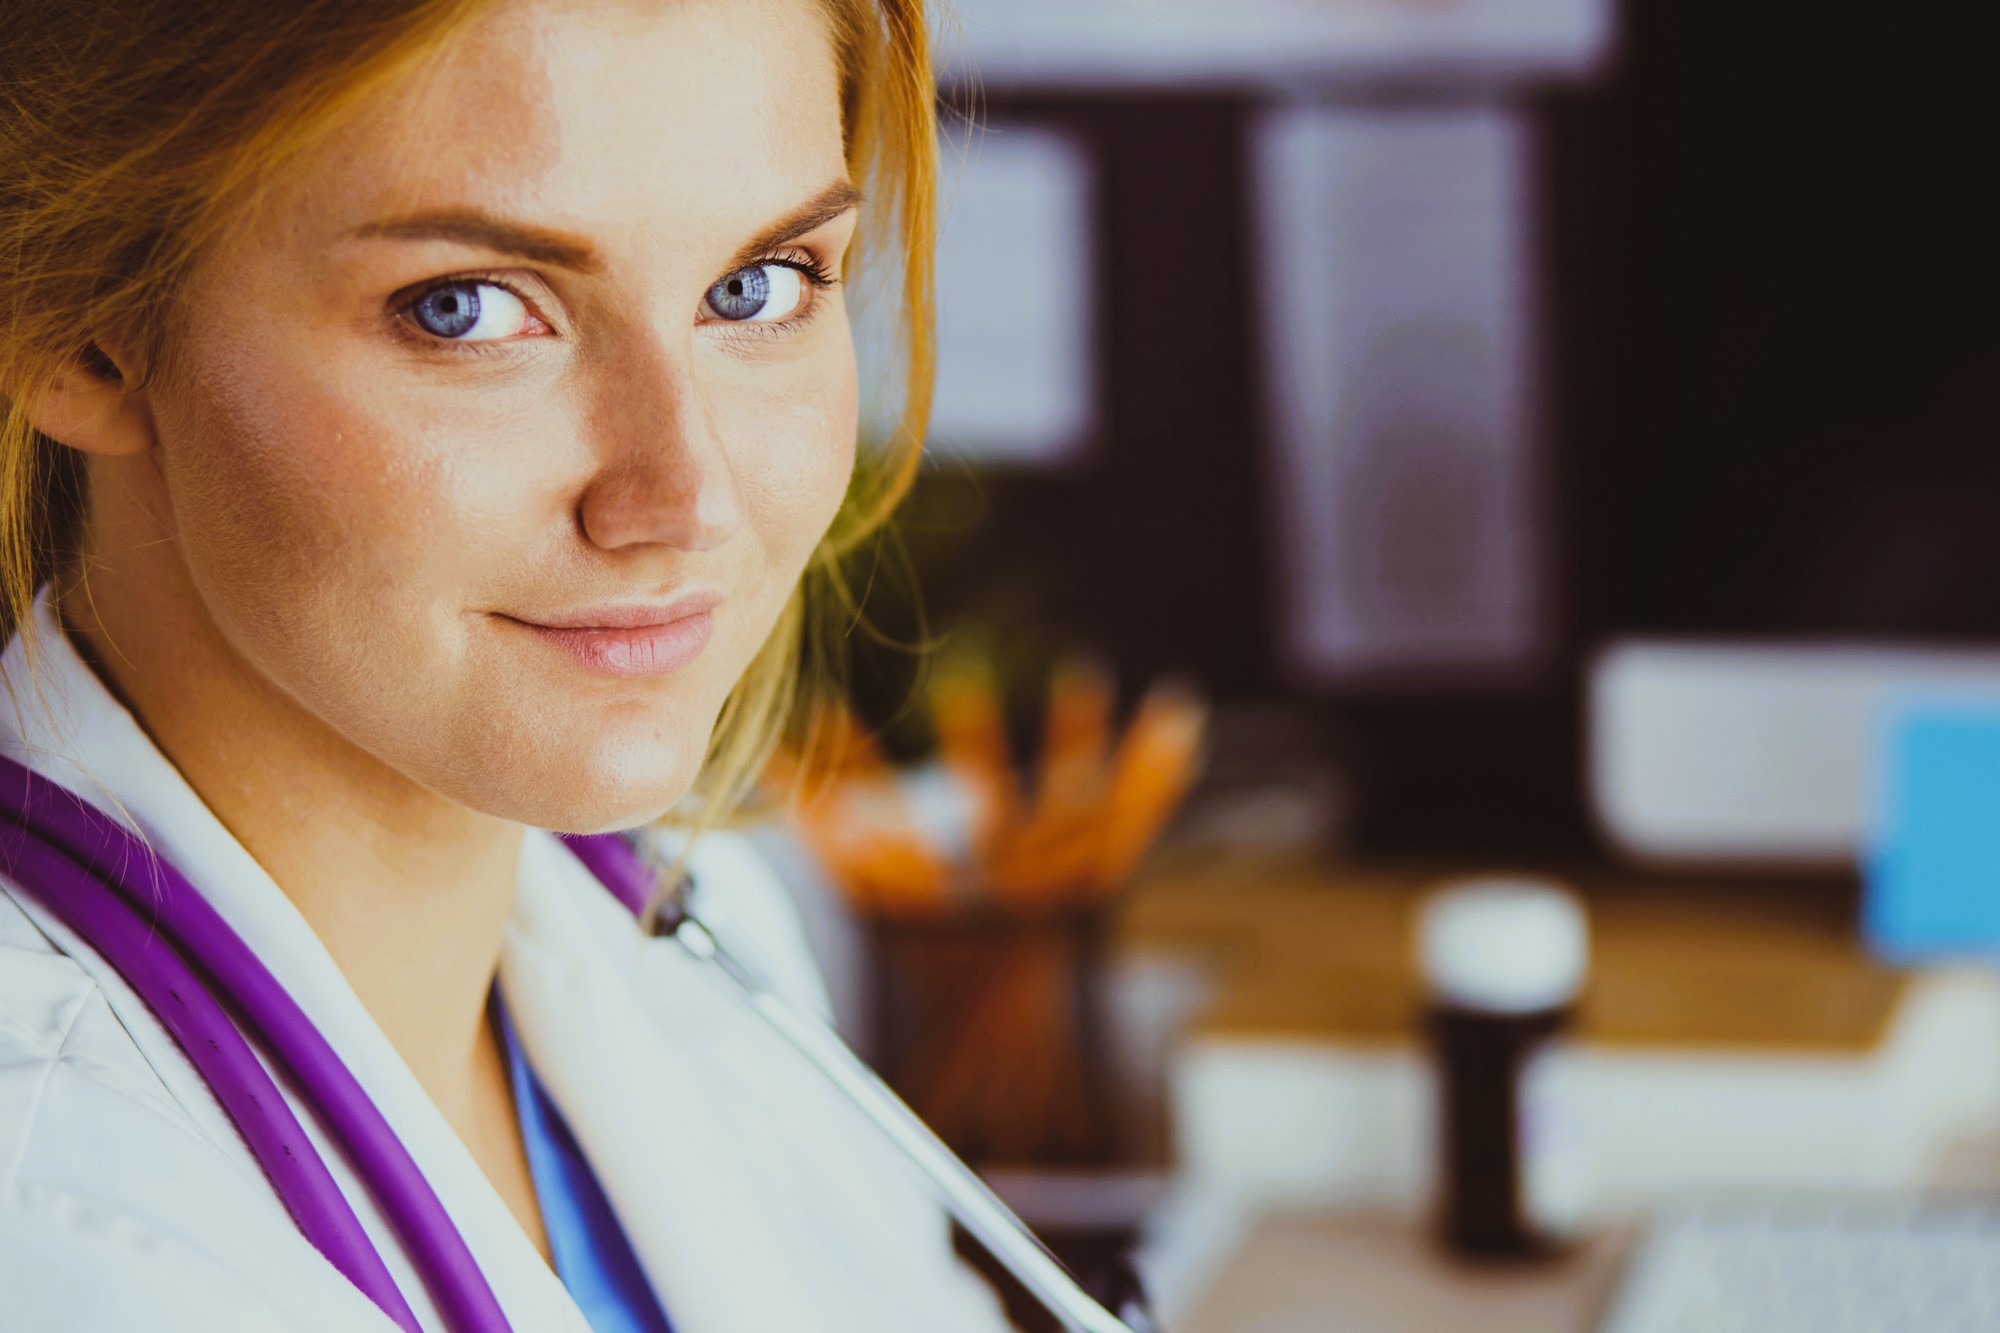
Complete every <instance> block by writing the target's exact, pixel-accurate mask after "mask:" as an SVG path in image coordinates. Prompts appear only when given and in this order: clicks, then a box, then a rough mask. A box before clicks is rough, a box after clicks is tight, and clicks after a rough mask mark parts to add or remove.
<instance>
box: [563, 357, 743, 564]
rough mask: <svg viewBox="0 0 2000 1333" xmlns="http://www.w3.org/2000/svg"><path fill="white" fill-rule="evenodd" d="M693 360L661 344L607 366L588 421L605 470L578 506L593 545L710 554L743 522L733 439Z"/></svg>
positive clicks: (594, 393) (581, 523)
mask: <svg viewBox="0 0 2000 1333" xmlns="http://www.w3.org/2000/svg"><path fill="white" fill-rule="evenodd" d="M691 361H692V357H690V356H685V355H676V354H674V353H673V352H671V351H670V350H669V349H666V348H660V347H654V348H650V349H646V350H644V351H641V352H636V353H634V354H633V355H631V356H629V357H621V358H618V364H605V365H601V366H600V368H599V370H600V374H599V376H598V378H599V381H600V383H599V385H598V386H596V387H594V388H593V390H592V394H591V407H590V411H589V413H588V426H587V428H588V430H589V432H590V435H591V443H592V445H593V446H594V450H595V453H596V454H597V458H598V469H597V472H596V474H595V475H594V476H593V477H592V478H591V481H590V483H589V484H588V485H587V486H586V487H585V488H584V492H583V495H582V498H581V499H580V500H579V501H578V503H577V523H578V526H579V527H580V528H581V529H582V530H583V534H584V536H585V537H586V538H587V539H588V540H589V541H590V542H591V543H592V544H593V545H595V546H597V547H599V548H601V549H604V550H620V549H624V548H630V547H640V546H663V547H671V548H675V549H679V550H685V551H711V550H714V549H715V548H717V547H719V546H722V545H723V544H725V543H726V542H728V541H729V539H730V538H731V537H733V536H734V535H735V534H736V532H737V531H738V530H739V529H740V528H742V526H743V523H744V512H743V498H742V494H741V492H740V491H739V489H738V487H737V483H736V477H735V474H734V471H733V469H732V468H731V466H730V457H729V450H728V446H727V442H726V437H725V434H724V432H723V431H722V430H721V429H719V428H718V427H719V424H720V423H718V421H717V420H716V416H717V413H716V411H715V409H714V406H713V404H711V403H710V402H708V401H707V400H706V399H705V398H704V396H703V394H702V393H701V391H700V386H699V384H698V382H697V380H696V378H695V376H694V375H693V373H692V371H691Z"/></svg>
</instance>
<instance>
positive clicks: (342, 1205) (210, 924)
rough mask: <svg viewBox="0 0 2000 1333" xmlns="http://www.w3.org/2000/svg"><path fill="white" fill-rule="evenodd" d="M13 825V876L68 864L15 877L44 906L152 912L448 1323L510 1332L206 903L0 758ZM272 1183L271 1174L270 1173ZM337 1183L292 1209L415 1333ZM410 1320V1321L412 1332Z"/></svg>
mask: <svg viewBox="0 0 2000 1333" xmlns="http://www.w3.org/2000/svg"><path fill="white" fill-rule="evenodd" d="M0 819H4V820H6V822H8V823H10V824H12V825H14V833H13V836H14V837H18V838H20V842H18V843H12V842H11V839H10V838H9V837H8V836H0V865H6V864H8V860H7V854H8V853H10V852H11V851H12V850H13V849H14V848H15V847H20V848H23V849H25V848H26V847H28V846H29V839H30V838H34V840H35V841H36V842H37V843H39V844H41V845H43V846H50V845H52V846H53V847H55V848H56V849H59V850H60V852H61V853H62V854H63V857H64V861H63V862H59V863H50V864H45V865H44V866H43V867H42V868H43V869H44V870H54V871H56V872H57V874H58V876H59V878H57V879H54V880H48V879H44V878H42V877H40V876H23V875H13V876H12V878H14V880H15V882H17V883H19V884H20V885H21V886H22V887H23V888H24V889H26V890H27V891H28V892H30V893H32V894H34V895H35V897H36V898H37V900H38V901H41V902H43V903H44V904H45V905H46V906H48V907H49V908H50V910H52V911H54V912H56V913H57V914H58V915H59V916H61V915H63V914H64V912H63V901H64V900H65V899H66V898H68V897H69V896H70V890H72V889H74V887H75V885H77V884H78V883H81V882H84V881H87V880H95V881H96V882H97V884H98V885H100V886H101V889H103V890H110V891H111V892H113V893H115V894H116V895H117V896H118V897H119V898H121V899H122V900H123V901H124V902H125V903H126V904H127V905H128V907H130V908H131V909H133V910H134V911H136V912H138V913H141V914H142V915H143V917H144V920H145V922H146V923H147V924H148V926H149V928H151V929H153V930H157V932H158V934H159V935H160V936H162V937H163V938H164V939H165V941H166V942H167V943H168V944H170V945H172V946H173V948H175V949H178V950H179V951H180V952H181V954H182V955H184V956H185V957H186V959H187V960H188V962H189V963H190V964H191V965H192V968H193V970H194V972H196V973H198V974H200V975H199V976H195V977H193V978H192V979H193V980H195V981H196V982H197V983H198V985H200V987H201V988H204V989H206V988H208V987H210V986H212V987H213V988H215V989H219V990H220V991H222V993H224V994H226V995H228V996H229V998H230V1000H231V1001H232V1005H233V1008H234V1009H235V1011H236V1013H237V1015H238V1017H240V1018H241V1020H242V1021H243V1023H244V1024H245V1026H247V1027H248V1028H249V1029H250V1035H251V1036H254V1037H255V1038H256V1039H257V1040H258V1041H260V1042H261V1043H262V1044H263V1046H264V1048H265V1049H266V1050H267V1051H269V1052H270V1054H271V1056H272V1059H273V1061H274V1062H275V1063H276V1064H277V1065H278V1067H279V1069H280V1070H281V1071H282V1072H283V1073H284V1074H285V1075H286V1076H287V1077H288V1078H290V1079H291V1080H292V1081H293V1083H294V1084H295V1085H296V1086H297V1087H298V1088H299V1090H300V1092H301V1094H302V1095H303V1096H304V1098H305V1099H306V1101H307V1102H308V1103H309V1104H311V1106H312V1107H313V1109H314V1111H315V1112H316V1113H317V1114H318V1116H319V1119H320V1123H321V1124H322V1125H324V1126H325V1127H326V1129H327V1131H328V1132H329V1133H330V1134H331V1135H332V1136H333V1138H334V1140H335V1142H336V1143H337V1144H338V1145H339V1146H340V1148H341V1150H342V1151H343V1152H344V1153H345V1154H346V1155H347V1157H348V1160H349V1161H350V1162H351V1163H352V1164H353V1165H354V1168H355V1173H356V1174H357V1175H358V1176H359V1177H360V1179H361V1180H362V1182H363V1183H364V1184H365V1185H366V1186H367V1188H368V1190H369V1193H370V1194H371V1195H372V1196H373V1197H374V1199H375V1201H376V1203H377V1205H378V1206H379V1207H380V1208H381V1209H382V1212H383V1215H384V1216H385V1217H386V1218H387V1219H388V1221H389V1225H390V1227H391V1228H392V1229H393V1230H394V1231H395V1233H396V1236H397V1239H398V1240H400V1241H401V1242H402V1244H403V1247H404V1250H405V1252H406V1253H407V1254H408V1255H409V1258H410V1262H411V1264H412V1265H413V1266H414V1267H415V1268H416V1270H417V1273H418V1275H419V1276H420V1277H421V1278H422V1279H423V1282H424V1286H425V1288H426V1290H428V1291H429V1292H430V1295H431V1298H432V1300H433V1301H434V1302H435V1303H436V1305H437V1307H438V1311H439V1313H440V1314H441V1315H442V1316H443V1317H444V1319H445V1321H446V1323H447V1324H448V1325H449V1326H450V1327H451V1328H452V1329H453V1330H455V1331H456V1333H511V1326H510V1325H509V1324H508V1322H507V1317H506V1315H505V1313H503V1312H502V1310H501V1308H500V1302H499V1300H498V1299H497V1298H496V1297H495V1296H494V1295H493V1290H492V1288H491V1287H490V1286H488V1285H487V1282H486V1277H485V1274H484V1273H482V1272H481V1271H480V1268H479V1264H478V1262H477V1261H476V1260H474V1259H473V1257H472V1252H471V1250H470V1249H469V1248H468V1247H467V1246H466V1243H465V1239H464V1237H463V1236H461V1235H460V1234H459V1231H458V1228H457V1226H455V1225H454V1224H453V1222H452V1220H451V1216H450V1214H449V1213H447V1212H446V1211H445V1208H444V1205H443V1203H442V1202H440V1201H439V1199H438V1197H437V1194H436V1192H435V1191H434V1190H432V1188H431V1185H430V1182H429V1181H428V1180H427V1179H425V1177H424V1174H423V1172H422V1171H421V1170H420V1169H419V1168H418V1167H417V1164H416V1161H415V1160H414V1159H413V1158H412V1157H411V1156H410V1154H409V1150H408V1149H407V1148H405V1147H404V1146H403V1142H402V1140H401V1139H399V1138H398V1137H397V1136H396V1133H395V1131H394V1130H393V1129H391V1128H390V1126H389V1123H388V1121H387V1119H385V1118H384V1117H383V1115H382V1112H381V1110H380V1108H378V1107H377V1106H376V1105H375V1103H374V1101H373V1099H372V1098H370V1097H369V1096H368V1094H367V1092H366V1091H365V1090H364V1089H363V1088H362V1087H361V1084H360V1082H359V1081H358V1080H356V1079H355V1077H354V1075H353V1073H352V1072H351V1071H350V1070H349V1069H348V1068H347V1065H346V1064H345V1063H344V1062H343V1061H342V1060H341V1059H340V1057H339V1056H338V1055H337V1054H336V1053H335V1052H334V1050H333V1047H332V1046H331V1045H330V1044H329V1043H328V1042H327V1040H326V1038H325V1036H324V1035H323V1034H322V1033H321V1032H320V1031H319V1029H318V1028H317V1027H316V1026H314V1024H313V1022H312V1020H311V1019H309V1018H307V1017H306V1015H305V1013H304V1011H303V1010H301V1009H300V1008H299V1006H298V1003H297V1002H296V1001H295V1000H293V999H292V997H291V996H290V995H289V994H288V993H287V992H286V991H285V988H284V987H283V986H282V985H281V984H280V983H279V981H278V979H277V978H276V977H274V976H272V975H271V972H270V970H269V969H268V968H267V967H265V966H264V963H263V961H262V960H261V959H259V958H258V957H257V955H256V953H255V952H254V951H253V950H252V949H251V948H250V946H249V945H248V944H246V943H244V941H243V939H242V937H241V936H239V935H238V934H237V933H236V932H235V930H234V929H232V928H231V927H230V925H229V923H228V922H226V921H224V920H223V919H222V916H221V914H220V913H218V912H217V911H216V910H215V908H214V906H213V905H212V904H211V903H210V902H209V901H208V900H207V899H206V898H205V897H203V896H202V894H201V892H200V891H199V890H197V889H196V888H195V887H194V885H192V884H191V883H189V882H188V881H187V879H186V878H185V877H184V876H183V875H182V874H181V873H180V871H178V870H176V869H175V868H174V867H173V866H172V865H171V864H169V863H168V862H167V861H166V860H165V858H163V857H161V856H159V855H158V854H157V853H155V852H154V851H153V849H152V848H151V847H148V846H147V845H146V844H145V843H143V842H142V841H140V840H139V838H138V837H136V836H135V835H134V834H132V833H131V832H130V831H128V830H127V829H125V828H124V827H123V826H121V825H120V824H118V823H117V821H115V820H113V819H112V818H111V817H110V816H109V815H107V814H105V813H104V812H103V811H101V810H98V809H97V808H96V807H94V806H92V805H91V804H89V803H88V802H87V801H85V800H83V799H82V798H81V797H79V796H77V795H75V794H74V793H72V792H70V791H68V790H67V789H65V788H63V787H62V786H60V785H59V784H57V783H54V782H51V781H50V780H49V779H47V778H44V777H42V776H41V775H40V774H38V773H35V772H33V771H32V770H30V769H27V768H25V767H23V766H21V765H20V764H17V763H15V762H14V761H13V760H11V759H8V758H6V757H5V756H0ZM10 844H11V845H10ZM78 872H82V873H78ZM10 873H11V871H10ZM55 884H61V885H63V886H64V891H63V892H55V891H53V885H55ZM88 893H89V891H88V890H85V891H84V892H83V894H82V895H79V896H80V897H87V896H88ZM69 924H70V925H71V928H72V929H77V928H78V926H79V924H83V925H86V926H87V925H88V924H90V923H79V922H77V921H73V920H72V921H69ZM78 933H79V934H81V935H82V936H83V937H84V939H85V940H87V941H90V942H91V944H92V946H93V947H96V941H95V940H94V939H93V938H92V935H91V933H90V931H89V930H88V929H78ZM161 952H162V953H165V952H167V951H161ZM107 958H108V955H107ZM114 966H116V964H115V963H114ZM121 971H122V969H121ZM203 978H205V979H206V980H205V983H204V982H203ZM134 989H135V990H137V989H138V988H137V986H134ZM141 998H142V999H145V1000H146V1002H147V1004H148V1005H149V1006H151V1007H152V1008H153V1010H154V1012H155V1013H163V1012H165V1009H171V1008H172V1007H173V1003H174V997H173V996H172V995H170V994H165V993H162V994H155V995H150V996H149V995H145V994H144V993H143V992H142V993H141ZM163 1005H164V1006H165V1009H163ZM218 1008H219V1006H218ZM224 1022H225V1023H226V1022H227V1019H226V1018H225V1019H224ZM208 1039H214V1040H217V1041H221V1040H223V1039H222V1038H221V1036H220V1033H219V1032H214V1031H204V1032H202V1033H199V1034H197V1040H208ZM239 1040H241V1038H240V1036H239ZM272 1091H273V1092H275V1091H276V1090H275V1089H273V1090H272ZM224 1109H225V1111H228V1112H230V1113H231V1118H232V1120H236V1119H238V1116H239V1114H242V1115H244V1116H245V1117H246V1118H249V1117H257V1116H275V1115H277V1114H278V1113H279V1111H280V1110H281V1109H282V1111H283V1114H284V1115H285V1116H286V1117H290V1114H291V1113H290V1110H289V1108H287V1107H285V1104H284V1099H283V1097H282V1096H278V1097H276V1099H275V1100H274V1102H273V1103H272V1105H270V1106H264V1105H261V1104H259V1105H256V1106H254V1108H253V1107H250V1106H245V1105H239V1106H237V1107H234V1108H232V1107H230V1106H229V1105H228V1104H226V1103H225V1105H224ZM294 1123H295V1124H296V1121H294ZM240 1125H241V1122H240V1121H239V1127H240ZM249 1137H250V1136H249V1135H247V1134H246V1138H249ZM252 1142H253V1144H254V1142H255V1140H254V1139H253V1140H252ZM305 1147H306V1149H307V1151H308V1153H309V1155H312V1156H314V1157H317V1153H312V1152H311V1145H310V1143H307V1144H306V1145H305ZM260 1160H261V1159H260ZM323 1166H324V1164H323V1163H322V1167H323ZM265 1170H266V1173H267V1174H270V1170H271V1168H270V1167H269V1166H266V1168H265ZM274 1183H275V1182H274ZM324 1184H325V1186H327V1187H330V1188H331V1197H329V1196H327V1195H325V1194H324V1193H322V1192H321V1191H320V1190H319V1189H312V1190H310V1191H308V1192H306V1193H304V1194H301V1195H299V1196H297V1197H287V1198H286V1204H287V1207H288V1208H289V1207H294V1206H298V1207H301V1208H303V1209H305V1210H307V1211H309V1212H313V1213H315V1214H316V1215H317V1216H319V1218H320V1219H321V1220H320V1221H319V1222H318V1223H316V1225H315V1230H316V1231H318V1232H320V1235H321V1236H325V1237H339V1236H342V1235H343V1234H345V1235H348V1236H350V1237H355V1238H358V1243H359V1244H360V1245H363V1246H366V1247H367V1250H368V1252H369V1253H370V1254H371V1255H374V1259H373V1262H372V1263H365V1262H364V1265H363V1266H362V1267H359V1268H357V1269H355V1271H353V1272H350V1271H349V1266H348V1265H346V1264H343V1262H342V1260H341V1259H340V1258H339V1257H337V1256H340V1255H343V1254H345V1248H346V1244H347V1242H346V1241H342V1242H340V1243H339V1244H337V1246H336V1249H335V1250H334V1252H332V1253H329V1252H328V1251H326V1250H324V1249H322V1250H321V1253H323V1254H326V1256H327V1258H328V1260H329V1262H333V1263H335V1265H336V1267H340V1268H341V1271H342V1272H343V1273H347V1274H348V1276H349V1277H350V1280H355V1279H356V1278H357V1276H358V1278H359V1279H360V1280H355V1285H356V1286H357V1287H359V1288H360V1289H361V1290H362V1291H363V1292H364V1293H365V1294H367V1295H368V1296H369V1297H370V1299H372V1300H373V1301H374V1302H375V1304H376V1305H378V1306H380V1307H381V1308H382V1310H383V1312H384V1313H385V1314H388V1315H389V1316H390V1317H391V1318H392V1319H394V1320H395V1321H396V1322H397V1323H398V1324H399V1325H404V1326H405V1327H409V1328H414V1327H415V1319H414V1316H413V1315H411V1314H410V1313H409V1307H408V1305H407V1303H406V1302H405V1301H404V1299H403V1296H402V1294H401V1292H400V1291H398V1290H397V1289H396V1287H395V1283H394V1281H393V1280H392V1279H389V1277H388V1271H387V1268H386V1266H383V1265H382V1261H381V1258H380V1256H379V1254H376V1253H375V1250H374V1247H373V1246H372V1245H371V1244H369V1243H368V1241H367V1237H366V1236H365V1235H360V1234H358V1226H357V1228H356V1231H355V1232H353V1233H347V1232H345V1224H344V1222H343V1221H342V1220H341V1214H343V1213H344V1214H345V1215H346V1216H347V1217H351V1216H352V1210H351V1208H349V1207H348V1205H347V1202H346V1199H345V1198H344V1197H342V1196H340V1192H339V1188H338V1186H336V1185H334V1183H333V1181H332V1179H331V1177H330V1175H329V1176H328V1177H327V1178H326V1180H325V1182H324ZM336 1198H337V1199H338V1200H339V1202H338V1204H337V1205H336V1203H335V1199H336ZM307 1235H308V1238H309V1239H312V1240H313V1241H314V1243H315V1245H317V1244H318V1241H319V1239H320V1237H316V1236H315V1235H314V1234H313V1232H312V1231H308V1232H307ZM399 1311H400V1314H399ZM405 1319H408V1320H409V1321H410V1322H409V1323H408V1324H407V1325H405V1324H404V1320H405Z"/></svg>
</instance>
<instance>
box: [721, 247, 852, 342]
mask: <svg viewBox="0 0 2000 1333" xmlns="http://www.w3.org/2000/svg"><path fill="white" fill-rule="evenodd" d="M760 264H774V265H777V266H778V267H780V268H789V269H797V270H798V271H799V272H800V273H801V274H803V275H804V276H805V280H806V282H807V283H808V284H810V285H811V287H812V288H813V298H812V299H811V300H810V301H808V302H806V308H805V313H803V314H799V315H794V316H793V317H792V318H790V319H781V320H776V321H773V322H771V323H767V324H759V323H753V322H748V321H743V320H731V319H714V320H708V321H705V322H707V323H710V324H716V325H720V326H722V327H723V328H725V329H727V330H728V336H730V337H732V338H760V339H761V338H782V337H784V336H785V335H786V334H789V333H795V332H797V331H798V330H799V329H801V328H804V327H805V326H806V325H807V324H808V323H810V322H811V321H812V319H813V317H814V316H816V315H817V314H819V311H820V306H821V301H820V297H819V293H820V292H823V291H825V290H826V289H827V288H829V287H837V286H839V285H840V275H839V274H838V273H836V272H835V271H834V270H833V269H832V268H830V267H828V265H827V264H826V263H825V262H823V261H822V260H821V259H820V258H819V256H817V255H815V254H813V253H811V252H810V251H806V250H786V251H781V252H779V253H777V254H769V255H765V256H764V257H763V258H762V259H753V260H751V261H750V262H749V263H748V264H745V265H744V266H743V267H745V268H755V267H757V266H758V265H760ZM734 271H735V270H733V269H732V270H731V272H734ZM723 276H724V277H727V276H729V275H728V274H726V273H725V274H724V275H723Z"/></svg>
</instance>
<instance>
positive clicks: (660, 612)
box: [506, 592, 722, 679]
mask: <svg viewBox="0 0 2000 1333" xmlns="http://www.w3.org/2000/svg"><path fill="white" fill-rule="evenodd" d="M721 601H722V597H721V595H720V594H717V593H709V592H700V593H691V594H688V595H685V596H682V597H677V598H674V599H673V600H671V601H666V602H623V603H617V604H607V605H602V606H596V607H588V608H583V609H579V610H575V611H565V612H562V613H560V614H555V615H548V616H543V617H538V618H535V619H529V618H526V617H521V616H508V617H506V619H509V620H512V621H513V622H514V623H515V624H517V625H520V626H521V627H522V628H524V629H526V630H528V631H529V632H530V633H531V634H533V635H534V636H535V637H536V638H538V639H540V640H542V641H543V642H545V643H547V644H549V645H550V646H551V647H555V648H560V649H562V650H563V651H564V652H566V653H568V654H569V655H570V657H571V658H573V659H574V660H575V661H576V662H577V663H578V664H579V665H581V666H582V667H584V668H585V669H587V670H589V671H591V672H594V673H596V674H598V675H604V676H614V677H621V678H626V679H631V678H636V677H646V676H664V675H669V674H671V673H673V672H675V671H679V670H680V669H681V668H683V667H685V666H687V665H688V664H689V663H690V662H692V661H694V659H695V658H697V657H699V656H700V655H701V650H702V649H703V648H705V647H707V646H708V640H709V638H710V636H711V635H712V634H713V633H714V632H715V615H714V611H715V607H716V606H717V605H718V604H719V603H720V602H721Z"/></svg>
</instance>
